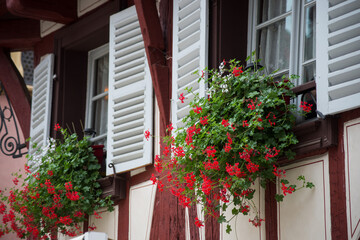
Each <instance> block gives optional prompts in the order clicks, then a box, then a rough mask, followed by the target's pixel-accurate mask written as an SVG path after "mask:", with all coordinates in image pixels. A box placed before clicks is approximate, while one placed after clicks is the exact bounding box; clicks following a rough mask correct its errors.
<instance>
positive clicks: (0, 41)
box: [0, 19, 41, 49]
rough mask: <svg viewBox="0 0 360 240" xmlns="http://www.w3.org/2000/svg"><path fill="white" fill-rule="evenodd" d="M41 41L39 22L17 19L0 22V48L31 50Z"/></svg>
mask: <svg viewBox="0 0 360 240" xmlns="http://www.w3.org/2000/svg"><path fill="white" fill-rule="evenodd" d="M40 40H41V38H40V23H39V21H37V20H32V19H15V20H2V21H0V47H4V48H10V49H29V48H32V47H33V46H34V45H35V44H36V43H37V42H39V41H40Z"/></svg>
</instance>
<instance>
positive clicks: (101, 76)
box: [85, 44, 109, 145]
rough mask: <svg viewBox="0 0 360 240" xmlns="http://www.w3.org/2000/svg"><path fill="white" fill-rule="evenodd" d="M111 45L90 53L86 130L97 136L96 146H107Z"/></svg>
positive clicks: (93, 139)
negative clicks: (93, 132) (92, 131)
mask: <svg viewBox="0 0 360 240" xmlns="http://www.w3.org/2000/svg"><path fill="white" fill-rule="evenodd" d="M108 78H109V45H108V44H106V45H103V46H101V47H99V48H96V49H94V50H92V51H90V52H89V55H88V85H87V106H86V119H85V128H91V129H93V130H94V131H95V132H96V136H95V137H93V138H92V139H91V140H92V141H93V142H94V143H95V144H102V145H106V136H107V114H108V89H109V88H108Z"/></svg>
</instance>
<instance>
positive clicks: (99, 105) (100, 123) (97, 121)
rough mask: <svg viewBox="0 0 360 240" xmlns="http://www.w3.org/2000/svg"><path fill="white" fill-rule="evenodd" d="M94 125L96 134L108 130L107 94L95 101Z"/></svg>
mask: <svg viewBox="0 0 360 240" xmlns="http://www.w3.org/2000/svg"><path fill="white" fill-rule="evenodd" d="M93 104H94V106H95V111H94V126H93V128H94V129H95V131H96V136H99V135H101V134H104V133H106V132H107V113H108V96H105V97H103V98H101V99H99V100H96V101H95V102H94V103H93Z"/></svg>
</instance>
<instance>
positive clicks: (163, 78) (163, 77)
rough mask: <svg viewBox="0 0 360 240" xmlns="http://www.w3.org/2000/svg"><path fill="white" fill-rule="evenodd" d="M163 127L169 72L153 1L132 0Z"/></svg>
mask: <svg viewBox="0 0 360 240" xmlns="http://www.w3.org/2000/svg"><path fill="white" fill-rule="evenodd" d="M134 2H135V7H136V12H137V15H138V17H139V22H140V27H141V32H142V35H143V39H144V44H145V50H146V56H147V59H148V62H149V66H150V72H151V78H152V82H153V86H154V89H155V95H156V98H157V101H158V105H159V110H160V118H161V122H162V124H163V126H166V125H167V124H168V123H169V121H170V94H169V93H170V91H169V90H170V89H169V88H170V71H169V67H168V66H167V64H166V58H165V44H164V37H163V33H162V30H161V25H160V20H159V16H158V12H157V9H156V1H155V0H134Z"/></svg>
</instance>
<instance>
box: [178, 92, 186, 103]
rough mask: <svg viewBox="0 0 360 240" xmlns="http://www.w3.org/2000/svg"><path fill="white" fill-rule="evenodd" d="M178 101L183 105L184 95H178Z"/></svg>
mask: <svg viewBox="0 0 360 240" xmlns="http://www.w3.org/2000/svg"><path fill="white" fill-rule="evenodd" d="M179 99H180V101H181V103H184V99H185V97H184V93H181V94H180V97H179Z"/></svg>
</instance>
